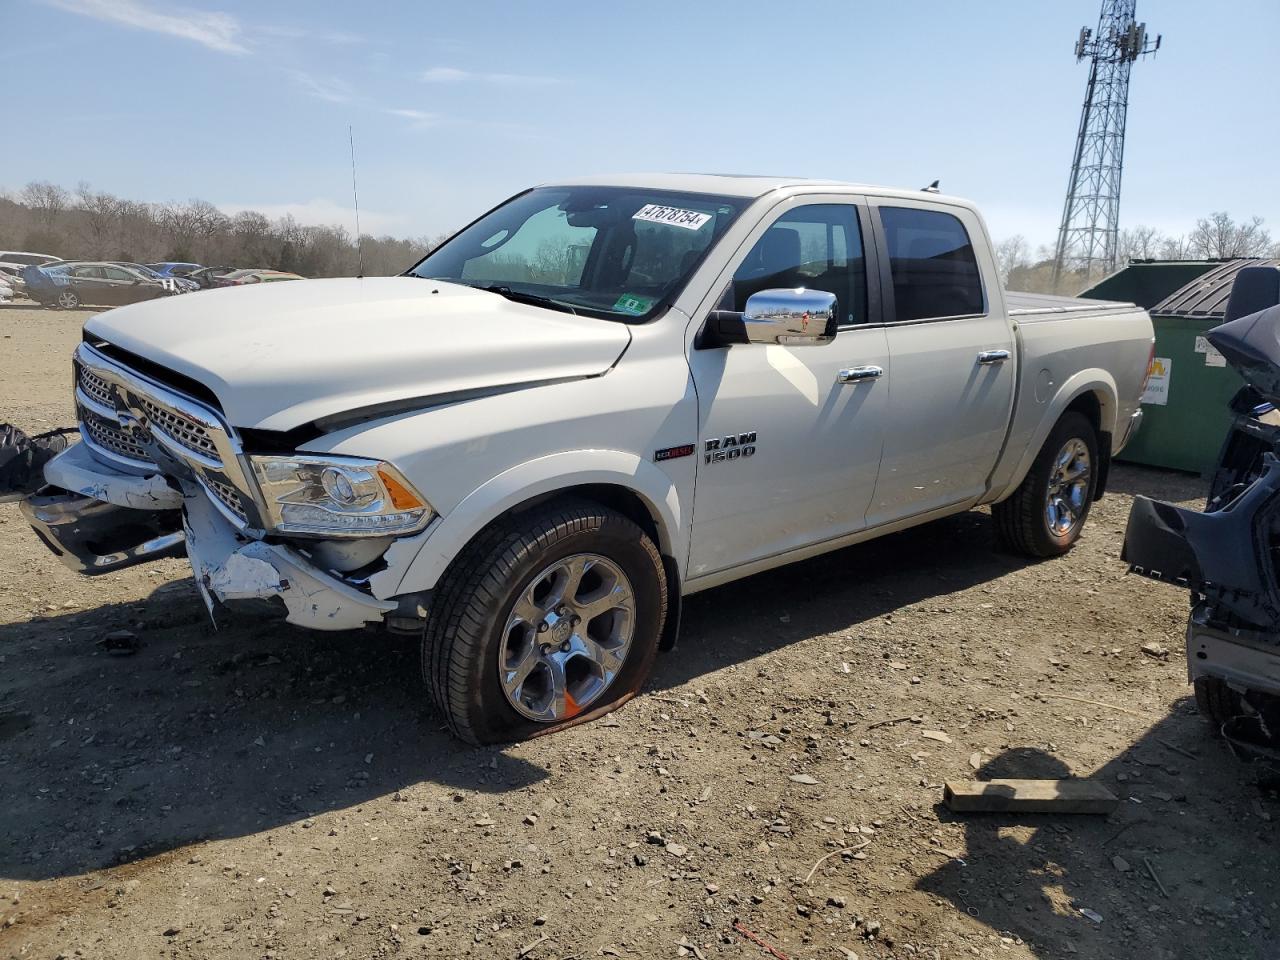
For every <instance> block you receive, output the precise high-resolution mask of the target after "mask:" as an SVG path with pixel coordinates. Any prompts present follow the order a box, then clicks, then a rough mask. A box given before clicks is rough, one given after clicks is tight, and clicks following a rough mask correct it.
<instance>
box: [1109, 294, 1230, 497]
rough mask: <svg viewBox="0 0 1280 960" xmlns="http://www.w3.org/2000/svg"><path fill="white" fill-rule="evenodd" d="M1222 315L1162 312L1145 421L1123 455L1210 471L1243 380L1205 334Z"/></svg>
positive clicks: (1154, 319)
mask: <svg viewBox="0 0 1280 960" xmlns="http://www.w3.org/2000/svg"><path fill="white" fill-rule="evenodd" d="M1221 322H1222V320H1221V318H1218V319H1212V320H1205V319H1201V318H1198V317H1170V316H1158V315H1156V314H1155V311H1152V317H1151V323H1152V325H1153V326H1154V327H1155V330H1156V358H1155V360H1154V361H1153V363H1152V365H1151V379H1150V380H1149V381H1148V384H1147V391H1146V393H1145V394H1144V395H1143V401H1142V426H1141V427H1139V428H1138V432H1137V434H1136V435H1135V436H1134V438H1133V439H1132V440H1130V441H1129V444H1128V446H1126V447H1125V448H1124V452H1123V453H1121V454H1120V456H1119V458H1118V459H1120V460H1127V461H1129V462H1130V463H1145V464H1147V465H1149V466H1153V467H1168V468H1170V469H1173V470H1190V471H1192V472H1194V473H1202V474H1207V473H1209V472H1210V471H1211V470H1213V467H1214V465H1215V464H1216V463H1217V462H1218V452H1219V450H1220V449H1221V448H1222V441H1223V440H1224V439H1225V438H1226V435H1227V429H1228V427H1230V425H1231V418H1232V414H1231V411H1230V410H1228V409H1227V404H1228V403H1229V402H1230V400H1231V398H1232V397H1233V396H1235V393H1236V391H1237V390H1239V389H1240V387H1241V386H1242V385H1243V384H1244V381H1243V380H1241V379H1240V376H1239V374H1237V373H1236V372H1235V371H1234V370H1232V369H1231V368H1230V367H1228V366H1226V363H1225V361H1224V360H1223V358H1222V354H1220V353H1218V352H1217V351H1216V350H1214V349H1213V348H1212V347H1210V346H1209V344H1208V343H1207V342H1206V341H1205V339H1204V334H1205V331H1206V330H1210V329H1212V328H1213V327H1216V326H1217V325H1218V324H1219V323H1221Z"/></svg>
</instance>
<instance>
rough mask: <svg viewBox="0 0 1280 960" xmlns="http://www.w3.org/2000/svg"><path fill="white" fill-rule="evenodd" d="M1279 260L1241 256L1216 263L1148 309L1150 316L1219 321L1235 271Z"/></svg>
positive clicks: (1234, 278)
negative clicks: (1207, 270)
mask: <svg viewBox="0 0 1280 960" xmlns="http://www.w3.org/2000/svg"><path fill="white" fill-rule="evenodd" d="M1275 266H1280V260H1277V259H1270V260H1269V259H1267V258H1265V257H1241V258H1239V259H1238V260H1228V261H1227V262H1226V263H1222V264H1219V265H1218V266H1216V267H1214V268H1213V269H1212V270H1210V271H1209V272H1208V273H1205V274H1203V275H1202V276H1199V277H1197V278H1196V279H1194V280H1192V281H1191V282H1190V283H1188V284H1187V285H1186V286H1184V287H1182V288H1180V289H1178V290H1176V291H1174V292H1173V293H1171V294H1170V295H1169V296H1167V297H1165V298H1164V299H1163V300H1161V301H1160V302H1159V303H1157V304H1156V305H1155V306H1154V307H1152V308H1151V315H1152V316H1153V317H1196V318H1202V319H1204V320H1215V321H1219V322H1221V321H1222V320H1225V319H1226V316H1227V301H1228V300H1229V299H1230V298H1231V285H1232V284H1233V283H1235V281H1236V274H1237V273H1239V272H1240V271H1241V270H1243V269H1244V268H1245V267H1275Z"/></svg>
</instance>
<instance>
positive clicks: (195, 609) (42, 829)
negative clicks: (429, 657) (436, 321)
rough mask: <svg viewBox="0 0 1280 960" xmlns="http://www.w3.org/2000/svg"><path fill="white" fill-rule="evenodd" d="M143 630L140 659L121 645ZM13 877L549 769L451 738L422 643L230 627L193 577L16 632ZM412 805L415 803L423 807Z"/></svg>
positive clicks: (504, 782)
mask: <svg viewBox="0 0 1280 960" xmlns="http://www.w3.org/2000/svg"><path fill="white" fill-rule="evenodd" d="M121 628H127V629H129V630H131V631H133V632H134V633H135V634H136V635H137V637H138V641H139V644H140V647H139V649H138V650H137V651H136V652H134V653H132V654H130V655H126V656H116V655H112V654H111V653H109V652H107V651H106V650H104V649H103V647H102V646H101V645H100V644H99V643H98V641H99V640H100V639H101V638H102V637H104V635H106V634H109V633H111V632H112V631H116V630H119V629H121ZM0 652H3V653H4V654H5V655H6V656H5V660H6V661H7V665H6V666H4V667H3V668H0V795H2V796H4V798H5V801H4V808H5V809H4V816H3V818H0V819H2V823H3V825H2V826H0V877H4V878H9V879H44V878H51V877H57V876H65V875H68V874H76V873H81V872H84V871H88V870H94V869H100V868H103V867H108V866H113V865H117V864H122V863H130V862H133V861H136V860H140V859H142V858H144V857H148V856H151V855H153V854H156V853H160V852H163V851H166V850H170V849H173V848H176V847H181V846H184V845H187V844H190V843H194V842H197V841H201V840H207V839H217V838H223V837H229V836H239V835H243V834H247V833H255V832H258V831H262V830H266V829H269V828H271V827H274V826H278V825H280V824H282V823H289V822H295V821H300V820H304V819H305V818H307V817H308V816H311V815H313V814H318V813H321V812H324V811H327V810H332V809H340V808H346V807H351V806H356V805H358V804H360V803H361V802H363V801H365V800H368V799H369V798H371V797H377V796H386V795H388V794H395V795H398V792H399V791H400V790H402V789H406V788H408V787H409V786H411V785H413V784H417V783H420V782H424V781H430V782H434V783H438V784H441V785H444V786H446V787H448V788H454V789H456V790H458V791H460V792H459V794H458V797H457V798H458V799H461V797H462V794H461V791H473V792H481V793H499V792H505V791H509V790H515V789H519V788H521V787H524V786H527V785H529V784H532V783H535V782H537V781H539V780H541V779H542V778H544V777H545V776H546V771H545V770H544V769H542V768H541V767H539V766H536V765H534V764H531V763H528V762H526V761H525V760H522V759H519V758H516V757H513V756H508V755H507V754H505V753H503V752H502V751H501V750H497V749H474V748H469V747H465V746H463V745H461V744H460V743H459V742H458V741H457V740H455V739H453V738H452V737H451V736H450V735H449V734H447V733H446V732H445V731H444V730H443V728H442V725H441V723H440V721H439V719H438V718H437V717H436V716H434V714H432V712H431V711H430V708H429V707H428V705H427V701H426V697H425V696H424V694H423V691H422V688H421V685H420V680H419V676H418V651H417V648H416V646H415V645H414V644H412V643H409V642H404V641H400V640H397V639H395V638H391V637H388V636H385V635H381V634H376V633H369V634H360V633H353V634H318V633H310V632H308V631H303V630H299V629H295V628H293V627H289V626H287V625H283V624H274V623H270V624H250V625H245V624H242V623H232V624H229V625H225V624H224V625H223V626H222V628H221V629H219V630H216V631H215V630H214V629H213V628H212V626H211V625H210V623H209V621H208V617H207V615H206V613H205V610H204V607H203V605H202V603H201V602H200V600H199V598H198V596H197V595H196V592H195V587H194V585H193V584H192V582H191V581H190V580H189V579H188V580H183V581H177V582H174V583H169V584H166V585H164V586H162V587H160V588H159V589H158V590H156V591H155V593H153V594H152V595H151V596H150V597H149V598H147V600H145V601H143V602H141V603H136V604H123V605H111V606H105V607H100V608H98V609H96V610H90V611H86V612H78V613H73V614H66V615H60V616H54V617H51V618H49V619H44V620H37V621H33V622H32V623H26V624H9V625H4V626H0ZM408 809H409V807H408V802H407V801H406V810H408Z"/></svg>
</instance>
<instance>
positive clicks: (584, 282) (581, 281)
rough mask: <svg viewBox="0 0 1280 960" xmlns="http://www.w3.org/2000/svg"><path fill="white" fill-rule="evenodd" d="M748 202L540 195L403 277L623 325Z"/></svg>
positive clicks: (485, 220) (657, 301)
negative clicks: (474, 289)
mask: <svg viewBox="0 0 1280 960" xmlns="http://www.w3.org/2000/svg"><path fill="white" fill-rule="evenodd" d="M747 202H748V201H747V200H745V199H742V198H737V197H719V196H710V195H707V194H693V193H672V192H668V191H664V190H645V189H638V188H630V187H542V188H539V189H536V190H530V191H529V192H527V193H523V194H521V195H520V196H518V197H515V198H514V199H512V200H509V201H508V202H507V203H505V204H503V205H502V206H500V207H498V208H497V209H496V210H494V211H492V212H490V213H488V214H486V215H485V216H484V217H482V218H481V219H479V220H477V221H476V222H475V223H473V224H471V226H469V227H467V228H466V229H464V230H463V231H461V232H460V233H458V234H456V235H454V236H453V237H451V238H450V239H449V240H448V241H446V242H445V243H444V244H443V245H442V246H440V247H438V248H437V249H436V250H435V251H434V252H433V253H431V254H430V255H428V256H427V257H426V259H424V260H423V261H422V262H421V263H419V264H418V265H417V266H415V267H414V268H413V269H412V270H410V271H409V273H410V275H412V276H418V277H426V278H428V279H431V280H447V281H450V282H452V283H462V284H466V285H467V286H471V287H478V288H480V289H489V290H493V291H494V292H495V293H500V294H502V295H504V296H508V297H510V298H511V299H518V300H521V301H523V302H543V303H545V304H546V305H547V306H551V307H554V308H556V309H561V310H564V309H569V310H573V311H575V312H578V311H582V312H585V313H589V314H594V315H597V316H603V317H608V318H610V319H616V320H625V321H629V322H633V321H639V320H644V319H646V318H648V317H650V316H652V315H654V314H655V313H657V311H658V310H660V309H661V308H663V307H665V306H666V305H667V304H668V303H669V302H670V300H671V298H673V297H674V296H675V295H676V294H677V293H678V292H679V291H680V289H681V288H682V287H683V286H684V283H685V281H686V280H687V279H688V277H689V275H690V274H691V273H692V272H693V269H694V267H696V266H697V265H698V263H699V262H700V261H701V259H702V256H703V254H704V253H706V251H707V250H708V248H710V246H711V244H712V243H713V242H714V241H715V240H716V239H718V238H719V237H720V236H721V235H722V234H723V233H724V231H725V230H726V229H727V228H728V226H729V224H730V223H732V222H733V220H734V218H735V217H736V216H737V215H738V213H739V212H740V211H741V209H742V207H743V206H745V205H746V203H747Z"/></svg>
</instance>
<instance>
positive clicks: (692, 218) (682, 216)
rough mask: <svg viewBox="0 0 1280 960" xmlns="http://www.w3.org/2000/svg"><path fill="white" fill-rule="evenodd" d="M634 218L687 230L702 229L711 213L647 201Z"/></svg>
mask: <svg viewBox="0 0 1280 960" xmlns="http://www.w3.org/2000/svg"><path fill="white" fill-rule="evenodd" d="M631 219H632V220H648V221H649V222H650V223H666V224H670V225H671V226H673V227H684V229H686V230H700V229H701V228H702V226H703V224H705V223H706V222H707V221H708V220H710V219H711V214H709V213H699V212H698V211H697V210H682V209H681V208H680V207H664V206H661V205H660V204H657V203H647V204H645V205H644V206H643V207H641V208H640V209H639V210H637V211H636V213H635V215H634V216H633V217H632V218H631Z"/></svg>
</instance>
